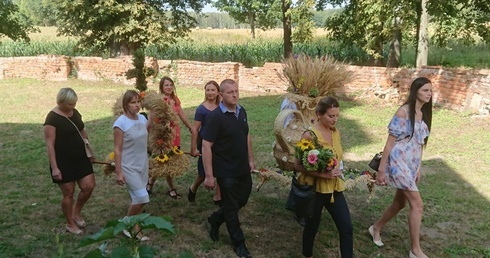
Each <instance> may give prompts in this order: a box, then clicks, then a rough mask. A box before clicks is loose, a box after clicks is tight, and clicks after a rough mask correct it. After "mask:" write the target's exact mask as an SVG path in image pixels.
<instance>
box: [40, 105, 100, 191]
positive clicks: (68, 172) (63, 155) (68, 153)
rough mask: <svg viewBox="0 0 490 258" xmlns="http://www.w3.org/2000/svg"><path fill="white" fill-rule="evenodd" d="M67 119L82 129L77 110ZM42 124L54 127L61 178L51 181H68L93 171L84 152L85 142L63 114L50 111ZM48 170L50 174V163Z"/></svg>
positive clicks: (80, 117) (57, 161) (55, 148)
mask: <svg viewBox="0 0 490 258" xmlns="http://www.w3.org/2000/svg"><path fill="white" fill-rule="evenodd" d="M69 119H70V120H71V121H72V122H73V123H75V125H76V126H77V127H78V130H80V131H82V130H83V128H84V126H85V125H84V123H83V121H82V116H81V115H80V113H79V112H78V110H76V109H74V110H73V115H72V116H71V117H69ZM44 125H51V126H54V127H55V128H56V138H55V142H54V152H55V155H56V163H57V164H58V168H59V169H60V171H61V176H62V179H61V180H60V181H57V180H54V179H53V183H68V182H72V181H76V180H78V179H81V178H83V177H85V176H87V175H90V174H92V173H94V168H93V167H92V162H91V161H90V159H89V158H87V154H86V153H85V143H84V142H83V140H82V137H81V136H80V134H79V133H78V131H77V129H76V128H75V126H73V124H72V123H71V122H70V121H68V119H66V117H65V116H62V115H60V114H57V113H55V112H54V111H50V112H49V113H48V115H47V116H46V120H45V121H44ZM49 171H50V175H51V172H52V168H51V165H50V166H49Z"/></svg>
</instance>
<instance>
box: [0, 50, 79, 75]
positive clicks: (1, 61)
mask: <svg viewBox="0 0 490 258" xmlns="http://www.w3.org/2000/svg"><path fill="white" fill-rule="evenodd" d="M68 61H69V57H66V56H54V55H42V56H36V57H6V58H0V80H1V79H4V78H5V79H8V78H35V79H40V80H50V81H63V80H66V79H67V78H68V74H69V73H70V66H69V64H68Z"/></svg>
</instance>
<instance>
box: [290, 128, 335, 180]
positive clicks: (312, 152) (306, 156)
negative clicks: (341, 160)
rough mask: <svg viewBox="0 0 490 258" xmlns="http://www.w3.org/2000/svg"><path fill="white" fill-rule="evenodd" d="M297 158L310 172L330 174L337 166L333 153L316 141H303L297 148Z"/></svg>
mask: <svg viewBox="0 0 490 258" xmlns="http://www.w3.org/2000/svg"><path fill="white" fill-rule="evenodd" d="M295 157H296V158H297V159H298V160H300V161H301V164H303V166H304V167H305V168H306V170H308V171H317V172H329V171H331V170H332V169H334V168H335V166H336V165H337V159H336V158H335V155H334V154H333V151H332V150H331V149H328V148H324V147H323V146H321V145H320V144H318V143H317V140H316V136H315V137H314V141H310V140H306V139H301V140H300V141H299V142H298V143H297V144H296V148H295Z"/></svg>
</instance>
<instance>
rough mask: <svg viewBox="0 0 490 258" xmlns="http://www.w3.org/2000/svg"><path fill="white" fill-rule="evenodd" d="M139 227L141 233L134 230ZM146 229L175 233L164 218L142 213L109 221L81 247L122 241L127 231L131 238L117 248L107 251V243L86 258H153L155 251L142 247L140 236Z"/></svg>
mask: <svg viewBox="0 0 490 258" xmlns="http://www.w3.org/2000/svg"><path fill="white" fill-rule="evenodd" d="M136 225H139V227H140V229H139V231H135V230H134V226H136ZM144 229H158V230H166V231H168V232H171V233H175V231H174V228H173V225H172V224H171V223H170V222H169V221H168V220H166V219H164V218H162V217H156V216H151V215H150V214H148V213H142V214H138V215H134V216H129V217H124V218H122V219H118V220H112V221H109V222H108V223H107V224H106V225H105V227H104V228H103V229H101V230H100V231H99V232H97V233H95V234H93V235H90V236H87V237H85V238H84V239H82V242H81V243H80V245H81V246H87V245H91V244H94V243H98V242H101V241H106V240H109V239H120V238H121V237H124V236H123V234H122V232H123V231H124V230H127V231H128V232H129V234H130V236H131V237H130V238H125V239H124V240H125V241H122V242H121V245H119V246H116V247H115V248H113V249H112V250H111V251H109V250H107V242H104V243H103V244H102V245H100V246H99V248H97V249H95V250H93V251H91V252H89V253H88V254H87V255H85V256H84V257H85V258H100V257H121V258H125V257H128V258H139V257H145V258H150V257H153V256H154V255H155V254H154V251H153V249H152V248H151V247H150V246H148V245H141V241H140V239H139V238H138V237H137V236H138V234H139V233H140V232H141V231H142V230H144Z"/></svg>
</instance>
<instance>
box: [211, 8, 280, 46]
mask: <svg viewBox="0 0 490 258" xmlns="http://www.w3.org/2000/svg"><path fill="white" fill-rule="evenodd" d="M213 6H214V7H216V8H217V9H218V10H220V11H223V12H227V13H228V14H229V15H230V16H231V17H233V19H235V20H236V21H237V22H240V23H247V24H249V25H250V30H251V34H252V38H255V28H261V29H264V30H266V29H271V28H273V27H275V25H276V21H277V20H278V18H279V15H280V12H279V2H278V1H276V0H216V1H215V2H213Z"/></svg>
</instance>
